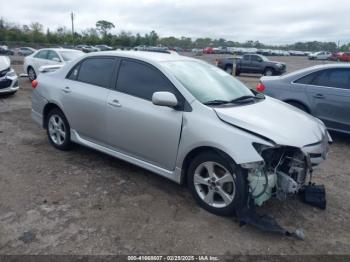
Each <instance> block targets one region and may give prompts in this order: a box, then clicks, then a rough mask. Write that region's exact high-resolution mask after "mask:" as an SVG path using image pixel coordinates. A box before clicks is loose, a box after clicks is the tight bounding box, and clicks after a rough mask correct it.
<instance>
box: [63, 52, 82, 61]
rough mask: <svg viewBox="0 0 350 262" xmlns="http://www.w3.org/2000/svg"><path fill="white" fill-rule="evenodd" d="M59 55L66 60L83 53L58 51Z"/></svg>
mask: <svg viewBox="0 0 350 262" xmlns="http://www.w3.org/2000/svg"><path fill="white" fill-rule="evenodd" d="M59 53H60V55H61V56H62V58H63V60H64V61H66V62H69V61H72V60H74V59H75V58H77V57H79V56H81V55H82V54H83V53H82V52H80V51H74V50H72V51H59Z"/></svg>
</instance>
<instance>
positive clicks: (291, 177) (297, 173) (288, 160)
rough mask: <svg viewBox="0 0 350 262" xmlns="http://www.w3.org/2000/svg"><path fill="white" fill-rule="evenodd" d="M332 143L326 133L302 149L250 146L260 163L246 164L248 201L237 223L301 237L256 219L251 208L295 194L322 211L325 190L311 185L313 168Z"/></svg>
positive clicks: (269, 221) (270, 221)
mask: <svg viewBox="0 0 350 262" xmlns="http://www.w3.org/2000/svg"><path fill="white" fill-rule="evenodd" d="M330 143H332V140H331V138H330V136H329V134H328V133H327V132H326V134H325V135H324V137H323V139H322V140H321V141H320V142H318V143H315V144H310V145H306V146H304V147H302V148H296V147H292V146H279V145H277V146H274V147H269V146H266V145H262V144H257V143H254V144H253V146H254V148H255V149H256V151H257V152H258V153H259V154H260V155H261V157H262V158H263V161H261V162H254V163H246V164H242V165H241V166H242V167H243V168H245V169H246V170H247V173H248V175H247V181H248V185H249V190H248V191H249V198H248V204H247V207H245V208H243V209H242V210H241V211H240V212H238V217H239V219H240V222H241V224H251V225H254V226H256V227H258V228H260V229H262V230H264V231H270V232H275V233H282V234H285V235H294V236H297V237H298V238H303V234H302V232H301V231H296V232H294V233H290V232H289V231H287V230H285V229H283V228H282V227H281V226H279V225H278V223H277V222H276V221H275V220H274V219H273V218H271V217H269V216H259V215H257V214H256V213H255V211H254V210H255V209H254V206H261V205H263V203H264V202H266V201H268V200H269V199H270V198H272V197H275V198H277V199H278V200H280V201H285V200H286V199H287V198H288V197H290V196H296V195H299V196H300V198H301V200H302V201H303V202H305V203H308V204H310V205H313V206H316V207H319V208H321V209H325V208H326V198H325V194H326V193H325V188H324V186H323V185H315V184H313V183H312V172H313V166H315V165H318V164H320V163H321V162H322V161H323V160H325V158H326V156H327V154H328V150H329V144H330Z"/></svg>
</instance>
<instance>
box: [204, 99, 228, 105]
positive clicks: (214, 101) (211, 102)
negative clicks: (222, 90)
mask: <svg viewBox="0 0 350 262" xmlns="http://www.w3.org/2000/svg"><path fill="white" fill-rule="evenodd" d="M228 103H231V101H227V100H219V99H215V100H210V101H207V102H204V103H203V104H205V105H223V104H228Z"/></svg>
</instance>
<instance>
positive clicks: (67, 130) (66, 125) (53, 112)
mask: <svg viewBox="0 0 350 262" xmlns="http://www.w3.org/2000/svg"><path fill="white" fill-rule="evenodd" d="M55 116H57V117H59V118H60V119H61V120H62V127H63V128H64V132H65V137H64V141H63V143H62V144H59V143H57V142H55V141H54V140H53V138H52V137H51V134H50V130H49V129H50V119H51V117H55ZM57 119H58V118H57ZM45 123H46V133H47V137H48V139H49V142H50V144H51V145H52V146H54V147H55V148H57V149H59V150H63V151H66V150H69V149H71V146H72V142H71V140H70V126H69V123H68V121H67V119H66V117H65V115H64V114H63V112H62V111H61V110H60V109H58V108H54V109H52V110H51V111H50V112H49V113H48V114H47V117H46V121H45Z"/></svg>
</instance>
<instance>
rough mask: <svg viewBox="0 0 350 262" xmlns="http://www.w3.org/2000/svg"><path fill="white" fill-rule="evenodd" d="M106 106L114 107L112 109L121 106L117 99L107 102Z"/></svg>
mask: <svg viewBox="0 0 350 262" xmlns="http://www.w3.org/2000/svg"><path fill="white" fill-rule="evenodd" d="M108 104H109V105H110V106H114V107H121V106H122V105H121V104H120V103H119V100H117V99H113V100H112V101H110V102H108Z"/></svg>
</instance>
